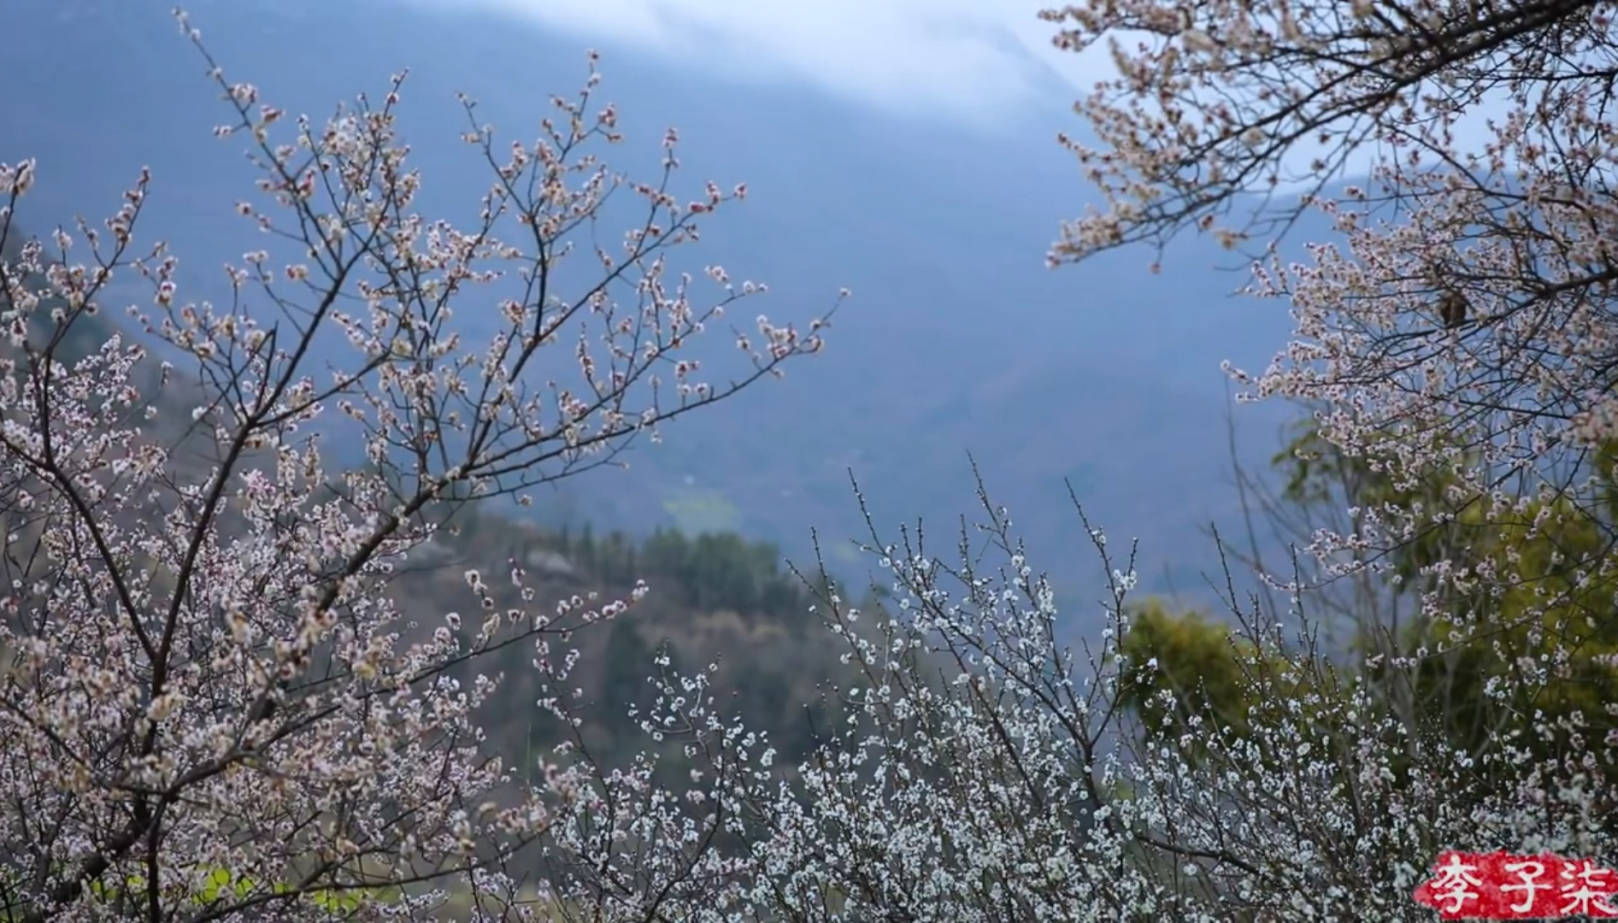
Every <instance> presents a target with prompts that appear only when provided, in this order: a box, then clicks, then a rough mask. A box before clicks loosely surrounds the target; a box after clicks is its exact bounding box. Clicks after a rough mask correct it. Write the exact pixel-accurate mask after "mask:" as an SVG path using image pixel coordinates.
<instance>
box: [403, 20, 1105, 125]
mask: <svg viewBox="0 0 1618 923" xmlns="http://www.w3.org/2000/svg"><path fill="white" fill-rule="evenodd" d="M430 2H437V3H441V4H447V3H456V4H458V5H464V4H478V5H481V6H484V7H486V8H492V9H496V10H499V11H502V12H506V13H510V14H515V15H519V16H524V17H529V18H531V19H533V20H535V21H537V22H539V23H541V24H543V25H545V26H548V27H550V28H556V29H563V30H566V31H569V32H571V33H573V34H575V35H577V36H578V37H579V38H581V39H583V40H584V41H587V42H598V43H602V44H605V43H607V42H612V43H615V44H616V43H626V44H629V45H632V46H635V47H639V48H643V49H646V50H648V51H652V52H655V53H657V54H658V55H660V56H662V57H664V58H666V59H668V60H671V61H673V62H675V63H686V64H689V65H690V66H692V67H701V68H703V69H704V70H707V71H728V72H730V73H732V74H733V75H735V76H738V77H743V78H747V79H754V80H791V81H802V82H809V83H813V84H816V85H819V86H821V87H823V88H825V89H827V90H830V91H832V92H834V93H837V94H839V95H843V96H845V97H852V98H854V99H856V100H859V101H861V102H865V103H869V104H873V105H877V106H881V107H884V108H894V109H916V108H920V109H924V110H926V111H931V112H934V113H937V114H940V115H946V116H950V117H956V118H964V119H968V120H972V121H979V120H985V119H988V120H992V119H993V118H994V116H995V114H996V113H1001V112H1004V111H1006V109H1007V107H1008V106H1015V105H1016V104H1018V103H1024V102H1029V101H1031V100H1033V99H1035V98H1037V97H1038V95H1039V94H1041V93H1048V92H1050V91H1051V88H1052V87H1053V83H1054V82H1053V78H1052V70H1048V69H1047V68H1050V69H1054V71H1055V72H1056V73H1060V74H1061V75H1063V76H1065V77H1066V78H1068V79H1069V80H1074V79H1077V78H1078V77H1079V75H1080V71H1081V67H1080V66H1079V62H1078V61H1077V59H1076V56H1074V55H1072V54H1069V53H1062V52H1058V51H1056V50H1055V49H1053V48H1051V47H1050V36H1051V34H1052V31H1053V30H1052V29H1051V27H1050V26H1049V25H1048V24H1047V23H1045V22H1042V21H1041V20H1039V18H1038V15H1037V14H1038V12H1039V10H1040V9H1041V7H1042V6H1044V5H1045V4H1044V3H1041V0H430Z"/></svg>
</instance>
